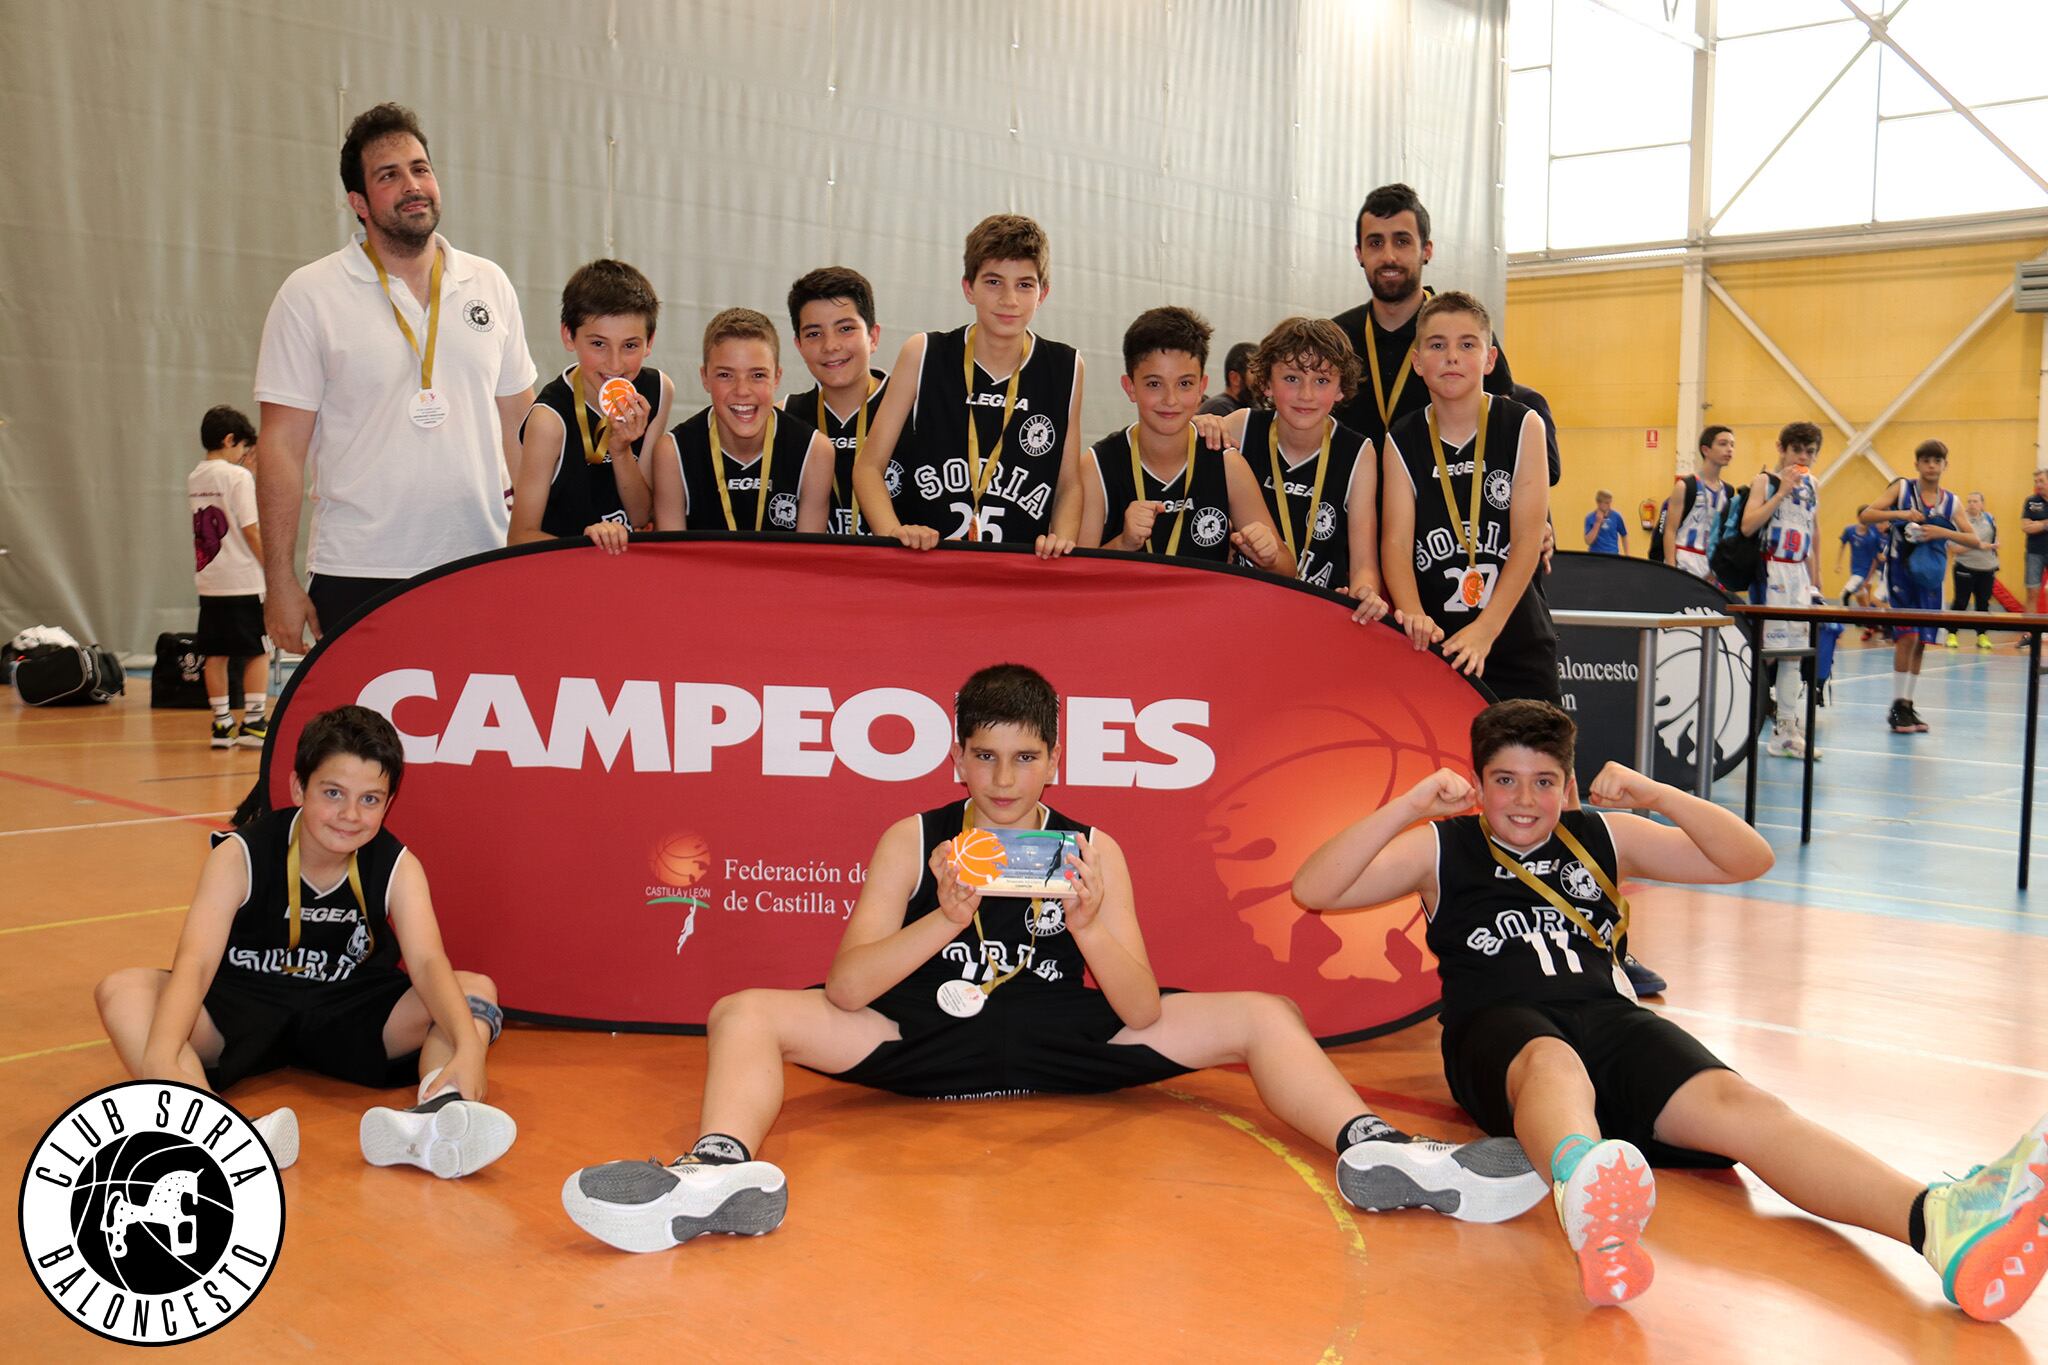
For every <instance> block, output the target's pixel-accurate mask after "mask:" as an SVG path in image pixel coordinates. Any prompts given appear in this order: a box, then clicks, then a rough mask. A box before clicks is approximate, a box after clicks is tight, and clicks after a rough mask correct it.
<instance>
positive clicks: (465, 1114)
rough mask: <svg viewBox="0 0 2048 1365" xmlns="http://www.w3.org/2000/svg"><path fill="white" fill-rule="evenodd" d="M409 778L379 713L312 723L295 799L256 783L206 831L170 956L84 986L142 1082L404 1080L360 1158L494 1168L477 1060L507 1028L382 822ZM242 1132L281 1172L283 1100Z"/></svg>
mask: <svg viewBox="0 0 2048 1365" xmlns="http://www.w3.org/2000/svg"><path fill="white" fill-rule="evenodd" d="M404 772H405V758H404V752H403V750H402V749H401V748H400V747H399V741H398V732H397V731H396V730H394V729H393V728H392V726H391V722H390V721H388V720H386V719H384V717H382V716H380V715H378V714H377V713H376V712H375V711H371V710H368V709H367V708H365V707H361V706H342V707H337V708H335V709H334V710H332V711H327V712H324V713H322V714H321V715H318V716H315V717H314V718H313V720H312V722H311V723H310V724H308V725H307V726H306V728H305V730H304V732H303V733H301V734H300V736H299V748H298V754H297V756H296V759H295V761H294V762H293V765H292V800H293V802H294V803H295V804H294V806H293V807H292V808H291V809H289V810H279V811H271V810H267V809H261V807H262V805H263V804H264V803H263V802H262V794H261V792H260V790H259V791H258V792H257V793H254V794H252V795H251V797H250V799H249V801H247V802H245V803H244V806H243V809H242V810H240V811H237V812H236V822H237V823H236V828H235V830H234V832H233V833H231V834H225V835H219V836H216V842H215V844H214V848H213V852H212V853H210V854H209V855H208V856H207V859H206V866H205V868H204V869H203V870H202V871H201V872H200V874H199V889H198V890H197V891H195V892H194V893H193V895H192V908H191V909H190V910H189V911H187V912H186V915H185V927H184V930H183V931H182V932H181V933H180V934H179V936H178V950H177V953H176V955H175V957H173V959H172V962H171V969H170V970H169V971H167V972H166V971H159V970H157V969H155V968H152V967H129V968H127V969H125V970H122V971H118V972H115V973H114V974H113V975H112V976H109V977H107V978H106V979H105V980H103V981H101V982H100V984H99V987H98V988H97V989H96V990H95V991H94V993H93V997H94V1001H95V1003H96V1004H97V1005H98V1006H99V1012H100V1019H101V1020H102V1022H104V1023H105V1025H106V1029H107V1037H108V1038H110V1039H112V1040H113V1044H114V1051H115V1052H116V1053H118V1054H119V1055H120V1058H121V1063H122V1065H123V1066H126V1067H127V1068H128V1073H129V1074H130V1075H131V1076H134V1077H136V1078H137V1079H140V1080H171V1081H183V1082H185V1083H186V1084H188V1085H195V1086H199V1087H201V1088H202V1089H209V1090H225V1089H227V1088H228V1087H229V1086H231V1085H233V1084H234V1083H235V1082H236V1081H238V1080H241V1079H242V1078H243V1077H245V1076H254V1075H258V1074H260V1073H262V1072H265V1071H274V1070H276V1069H277V1068H279V1067H282V1066H299V1067H305V1068H306V1069H308V1070H311V1071H318V1072H320V1073H321V1074H322V1075H326V1076H334V1077H336V1078H338V1079H340V1080H344V1081H353V1082H354V1083H356V1084H357V1085H367V1086H373V1087H376V1088H379V1089H384V1088H389V1087H391V1086H396V1085H403V1084H406V1083H407V1079H408V1078H409V1077H412V1076H415V1075H416V1076H418V1077H419V1090H418V1093H417V1096H416V1099H417V1103H415V1104H414V1105H413V1106H412V1107H411V1108H409V1109H387V1108H383V1107H381V1106H380V1107H378V1108H374V1109H371V1110H370V1111H368V1112H367V1113H365V1114H364V1115H363V1121H362V1125H361V1128H360V1130H359V1133H358V1138H359V1140H360V1142H361V1144H362V1152H363V1159H364V1160H366V1161H368V1162H369V1163H370V1164H371V1165H373V1166H392V1165H397V1164H399V1163H401V1162H403V1163H405V1164H407V1165H412V1166H418V1167H419V1168H420V1169H422V1170H426V1171H432V1172H433V1173H434V1174H435V1175H437V1176H440V1177H442V1178H443V1179H447V1178H450V1177H453V1176H460V1175H469V1174H471V1173H472V1172H475V1171H479V1170H481V1169H483V1168H484V1167H485V1166H488V1165H489V1164H490V1163H491V1162H493V1161H496V1160H497V1159H498V1158H499V1157H501V1156H503V1155H504V1154H505V1151H506V1149H507V1148H509V1147H510V1146H511V1145H512V1139H513V1138H514V1136H515V1135H516V1133H517V1129H516V1127H515V1126H514V1124H513V1122H512V1119H511V1116H510V1115H508V1114H506V1113H505V1112H504V1111H503V1110H501V1109H495V1108H493V1107H492V1106H490V1105H487V1104H484V1103H482V1100H483V1098H484V1093H485V1089H486V1085H485V1075H484V1070H485V1068H484V1053H485V1051H486V1050H487V1049H488V1048H489V1047H490V1045H491V1043H492V1042H493V1041H494V1040H495V1039H496V1038H497V1036H498V1032H499V1030H500V1029H501V1028H502V1027H503V1026H504V1013H503V1012H502V1011H501V1010H500V1009H499V1008H498V1003H497V988H496V987H495V986H494V985H492V984H491V981H490V979H489V978H488V977H484V976H479V975H477V974H476V973H474V972H458V971H455V970H453V969H451V968H450V967H449V965H448V956H447V954H446V952H445V951H444V950H443V949H442V947H441V930H440V926H439V925H438V924H437V923H436V921H435V919H434V906H433V902H432V900H431V899H429V897H428V895H427V874H426V873H425V872H423V871H421V869H420V864H419V859H418V858H416V857H413V856H411V855H409V854H408V853H407V852H406V848H405V846H404V845H403V844H401V843H399V842H398V840H397V839H395V838H394V837H392V835H391V834H390V833H389V832H388V831H386V830H385V829H384V817H385V815H386V814H387V813H388V811H389V810H390V807H391V801H392V798H394V797H396V796H397V795H398V784H399V780H400V778H401V777H403V776H404ZM259 810H260V811H261V813H258V812H259ZM401 958H403V959H404V962H405V966H404V967H403V968H401V967H400V966H399V965H398V964H399V960H400V959H401ZM256 1128H257V1131H258V1132H260V1133H262V1134H263V1138H264V1141H265V1142H267V1143H268V1144H269V1145H270V1150H271V1155H272V1156H274V1157H276V1158H277V1164H278V1165H279V1166H281V1167H282V1166H289V1165H291V1164H292V1162H293V1161H295V1160H297V1159H298V1154H299V1121H298V1116H297V1115H296V1114H294V1113H293V1112H292V1111H291V1110H290V1109H278V1110H275V1111H273V1112H271V1113H269V1114H266V1115H264V1116H263V1117H261V1118H259V1119H257V1120H256Z"/></svg>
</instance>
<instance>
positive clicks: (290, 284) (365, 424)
mask: <svg viewBox="0 0 2048 1365" xmlns="http://www.w3.org/2000/svg"><path fill="white" fill-rule="evenodd" d="M341 183H342V186H343V188H345V189H346V190H347V191H348V202H349V207H350V208H351V209H353V210H354V211H355V215H356V218H357V220H358V221H359V222H360V223H361V224H362V231H361V232H360V233H358V234H357V235H356V237H355V239H354V240H353V241H351V242H349V244H348V245H346V246H344V247H342V248H341V250H339V251H336V252H334V253H332V254H331V255H327V256H323V257H322V258H321V259H319V260H317V261H314V262H313V263H312V264H311V265H306V266H301V267H300V268H299V269H298V270H295V271H293V272H292V275H291V277H290V278H289V279H287V280H286V281H285V282H284V285H283V287H281V288H280V289H279V290H278V291H277V297H276V298H275V299H274V300H272V302H271V305H270V316H269V317H268V318H267V319H266V320H265V321H264V324H263V345H262V348H261V350H260V351H259V352H258V353H257V357H256V401H257V402H258V403H259V404H261V405H262V419H263V436H262V439H261V441H260V442H259V443H258V445H257V485H256V494H257V498H258V501H259V502H260V504H261V508H262V515H263V530H264V540H265V541H266V542H267V543H266V545H265V547H264V548H265V550H266V551H267V553H266V555H265V556H264V579H265V582H266V583H267V584H268V587H269V593H268V595H267V596H266V598H265V599H264V621H265V623H266V624H267V625H268V626H269V629H270V638H271V639H272V640H275V641H276V642H277V644H278V646H279V647H280V648H282V649H285V650H288V651H291V652H294V653H296V652H299V651H301V650H303V649H305V648H307V645H306V641H305V635H306V634H307V633H309V632H310V634H311V635H312V636H313V637H314V638H315V639H317V638H319V636H320V634H321V632H322V631H323V630H333V629H334V628H335V627H336V626H338V625H340V624H341V623H342V622H343V621H344V620H346V619H348V618H349V617H352V616H354V615H355V614H356V612H357V611H358V610H360V609H361V608H362V607H363V606H364V605H365V604H367V603H368V602H369V601H370V599H371V598H373V597H375V596H377V595H378V594H379V593H381V592H383V591H384V590H385V589H387V588H389V587H392V586H393V585H395V584H397V583H399V582H401V581H403V580H404V579H407V578H410V577H412V576H413V575H414V574H416V573H420V572H421V571H423V570H426V569H431V568H434V567H435V566H437V565H440V564H445V563H447V562H448V561H449V560H451V559H460V558H462V557H463V556H465V555H473V554H479V553H481V552H483V551H485V550H495V549H497V548H498V547H500V546H502V545H503V544H504V543H505V537H506V533H507V531H508V530H509V529H510V526H511V517H510V513H509V512H508V510H507V501H508V499H507V497H506V490H507V489H509V488H510V487H511V486H512V477H511V474H512V471H513V470H514V469H516V467H517V463H518V458H519V446H518V437H517V435H516V433H517V432H518V430H519V422H520V419H521V418H523V417H525V415H526V410H527V409H528V408H530V407H532V406H533V380H534V368H533V357H532V355H531V354H529V353H528V351H527V349H526V328H525V325H524V324H523V323H522V322H521V320H520V316H519V299H518V297H517V295H515V294H514V293H513V292H512V282H511V281H510V280H509V279H507V278H506V277H505V272H504V271H503V270H501V269H499V268H498V267H497V266H496V265H494V264H492V263H491V262H490V261H487V260H485V259H483V258H482V257H481V256H472V255H470V254H468V253H467V252H462V251H457V250H456V249H455V248H454V247H452V246H450V245H449V244H448V241H447V239H446V238H444V237H442V236H441V235H440V233H438V232H437V231H435V229H436V228H437V227H438V226H439V225H440V222H441V188H440V184H439V182H437V181H436V180H435V178H434V166H433V162H432V161H430V160H429V159H428V155H427V137H426V134H425V133H424V132H422V131H421V130H420V125H419V120H418V118H417V117H415V116H414V114H413V112H412V111H411V110H410V109H407V108H404V107H403V106H401V105H396V104H380V105H378V106H377V107H376V108H374V109H371V110H368V111H366V112H365V113H363V114H361V115H359V116H357V118H356V120H355V122H354V123H353V124H351V125H350V126H349V130H348V135H347V137H346V138H344V139H343V141H342V146H341ZM309 463H310V464H311V466H312V471H313V488H312V494H313V528H312V535H311V537H310V538H309V540H308V542H307V545H306V567H307V569H308V570H309V571H310V573H311V575H312V582H311V583H310V585H308V587H301V586H300V585H299V579H298V574H297V573H296V572H295V571H294V567H293V563H292V558H293V554H294V552H295V550H296V548H297V543H298V538H299V508H300V502H301V500H302V497H303V495H304V493H305V483H306V467H307V465H308V464H309Z"/></svg>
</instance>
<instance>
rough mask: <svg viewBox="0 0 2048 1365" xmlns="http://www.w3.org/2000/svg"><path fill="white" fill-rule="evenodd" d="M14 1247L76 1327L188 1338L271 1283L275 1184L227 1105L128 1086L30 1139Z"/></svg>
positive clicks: (183, 1090) (113, 1336)
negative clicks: (17, 1241) (18, 1234)
mask: <svg viewBox="0 0 2048 1365" xmlns="http://www.w3.org/2000/svg"><path fill="white" fill-rule="evenodd" d="M21 1241H22V1250H23V1251H24V1252H25V1253H26V1255H27V1257H28V1263H29V1269H30V1271H31V1272H33V1274H34V1275H35V1278H36V1281H37V1283H39V1284H40V1285H41V1286H42V1288H43V1293H44V1294H46V1295H48V1296H49V1299H50V1302H51V1303H53V1304H55V1305H56V1306H57V1307H58V1308H59V1309H61V1310H62V1311H63V1312H64V1314H65V1315H66V1316H67V1317H69V1318H71V1320H72V1321H74V1322H76V1323H77V1324H78V1325H79V1326H80V1327H83V1328H85V1329H86V1330H87V1331H89V1332H93V1333H95V1334H96V1335H99V1336H103V1337H106V1338H107V1339H108V1340H110V1341H119V1342H124V1343H127V1344H130V1345H138V1346H165V1345H169V1344H172V1343H174V1342H184V1341H191V1340H194V1339H196V1338H198V1337H203V1336H205V1335H207V1334H208V1333H209V1332H214V1331H217V1330H219V1329H220V1328H222V1327H224V1326H226V1325H227V1324H228V1323H229V1322H230V1321H232V1320H233V1319H234V1317H235V1315H236V1314H237V1313H240V1312H241V1311H242V1310H243V1309H244V1308H246V1307H248V1306H249V1304H250V1302H251V1301H252V1300H254V1299H255V1297H256V1294H257V1292H258V1291H259V1290H261V1289H262V1288H263V1285H264V1283H265V1282H266V1281H267V1280H268V1279H269V1278H270V1272H271V1270H272V1269H273V1268H275V1266H276V1264H277V1254H278V1249H279V1248H280V1247H281V1246H282V1245H283V1243H284V1183H283V1181H282V1180H281V1179H280V1178H279V1176H278V1170H277V1163H276V1161H275V1160H274V1159H273V1158H272V1156H271V1154H270V1149H269V1148H268V1147H266V1146H265V1145H264V1143H263V1140H262V1139H261V1138H260V1137H258V1136H257V1134H256V1130H255V1129H254V1128H253V1127H251V1126H250V1124H249V1121H248V1120H247V1119H245V1118H243V1117H242V1116H241V1114H239V1113H237V1112H236V1111H235V1110H234V1108H233V1107H232V1106H230V1105H229V1104H228V1103H227V1102H226V1101H224V1100H222V1099H220V1098H219V1097H217V1096H214V1095H209V1094H207V1093H206V1092H205V1091H203V1090H199V1089H196V1088H194V1087H192V1086H189V1085H184V1084H180V1083H178V1082H175V1081H127V1082H123V1083H122V1084H120V1085H114V1086H109V1087H107V1088H106V1089H105V1090H101V1091H99V1092H97V1093H96V1094H92V1095H89V1096H87V1097H86V1098H85V1099H82V1100H80V1101H79V1102H78V1103H76V1104H74V1105H73V1106H71V1108H70V1109H68V1110H66V1111H65V1112H64V1113H63V1114H62V1115H60V1116H59V1117H58V1119H57V1121H56V1122H55V1123H53V1124H51V1125H50V1127H49V1130H48V1131H47V1132H45V1133H44V1134H43V1136H42V1140H41V1141H39V1142H38V1143H37V1144H36V1145H35V1148H34V1150H33V1152H32V1153H31V1154H30V1156H29V1161H28V1168H27V1170H25V1171H24V1172H23V1173H22V1181H21Z"/></svg>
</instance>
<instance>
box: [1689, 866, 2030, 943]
mask: <svg viewBox="0 0 2048 1365" xmlns="http://www.w3.org/2000/svg"><path fill="white" fill-rule="evenodd" d="M2011 856H2012V858H2013V860H2014V861H2015V862H2017V861H2018V859H2019V851H2018V850H2017V849H2015V850H2014V851H2013V853H2012V855H2011ZM1671 884H1672V885H1690V883H1682V882H1681V883H1671ZM1743 884H1744V885H1746V886H1782V887H1784V888H1785V889H1786V890H1788V891H1793V892H1796V893H1798V894H1797V895H1796V896H1794V897H1791V898H1789V902H1788V903H1790V904H1792V905H1798V906H1803V905H1805V904H1806V902H1805V900H1804V899H1803V897H1804V896H1805V895H1806V893H1808V892H1818V893H1820V894H1823V895H1829V896H1855V897H1857V898H1858V899H1860V900H1869V901H1882V902H1884V904H1885V905H1887V906H1889V907H1891V908H1892V909H1894V910H1896V909H1899V908H1901V907H1906V908H1911V907H1914V906H1928V905H1931V906H1933V907H1935V908H1936V909H1937V910H1961V911H1963V912H1964V913H1966V914H1971V915H1993V916H1997V917H1999V918H2014V919H2048V912H2043V911H2040V910H2021V909H2018V908H2015V907H2010V906H1997V905H1964V904H1962V903H1961V902H1959V901H1937V900H1929V899H1928V898H1927V897H1925V896H1894V895H1892V894H1891V893H1889V892H1877V891H1858V890H1857V889H1856V888H1855V887H1853V886H1838V885H1836V884H1834V883H1832V882H1819V881H1803V882H1788V881H1786V880H1785V879H1784V878H1783V877H1752V878H1750V879H1749V881H1747V882H1745V883H1743ZM1705 889H1707V890H1712V888H1711V887H1708V888H1705ZM1722 894H1724V895H1725V894H1728V893H1726V892H1724V893H1722ZM1819 908H1820V909H1824V910H1832V909H1837V908H1838V907H1835V906H1821V907H1819ZM1840 913H1842V914H1845V915H1860V914H1862V913H1863V912H1862V911H1860V910H1841V912H1840ZM1922 918H1927V919H1931V920H1932V921H1933V922H1934V923H1936V924H1946V923H1949V922H1950V921H1949V917H1947V916H1941V915H1936V916H1923V917H1922ZM1962 923H1963V927H1964V928H1968V929H1991V930H1994V931H1996V930H1999V929H2001V928H2003V926H2000V925H1992V924H1970V923H1967V922H1962ZM2006 932H2010V930H2007V931H2006Z"/></svg>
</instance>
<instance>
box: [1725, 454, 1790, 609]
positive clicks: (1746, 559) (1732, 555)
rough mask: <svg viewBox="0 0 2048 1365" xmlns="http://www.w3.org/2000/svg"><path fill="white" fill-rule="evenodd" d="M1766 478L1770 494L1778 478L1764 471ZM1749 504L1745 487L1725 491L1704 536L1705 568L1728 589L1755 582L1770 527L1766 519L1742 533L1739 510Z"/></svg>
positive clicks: (1774, 492)
mask: <svg viewBox="0 0 2048 1365" xmlns="http://www.w3.org/2000/svg"><path fill="white" fill-rule="evenodd" d="M1764 477H1765V478H1766V479H1768V480H1769V481H1770V483H1769V487H1770V490H1771V495H1772V496H1773V497H1775V496H1776V495H1777V492H1778V483H1779V479H1778V476H1777V475H1776V474H1772V473H1769V472H1766V473H1765V474H1764ZM1748 506H1749V487H1748V486H1747V485H1745V486H1744V487H1743V488H1742V490H1741V491H1740V492H1736V493H1731V494H1729V495H1728V505H1727V506H1726V507H1723V508H1722V509H1721V514H1720V515H1719V516H1717V517H1715V518H1714V525H1713V530H1712V534H1711V535H1710V536H1709V537H1708V541H1707V543H1708V545H1709V546H1710V547H1711V548H1710V549H1709V550H1708V552H1707V568H1708V569H1710V570H1711V571H1712V572H1713V575H1714V581H1715V582H1717V583H1719V584H1720V585H1721V586H1722V587H1724V588H1726V589H1727V590H1728V591H1729V592H1748V591H1749V590H1750V588H1751V587H1753V586H1754V585H1755V584H1756V581H1757V578H1758V575H1759V572H1760V571H1761V569H1762V568H1763V562H1764V534H1765V533H1766V532H1767V531H1769V530H1770V527H1771V524H1770V523H1769V522H1768V521H1767V522H1765V523H1764V524H1763V525H1761V526H1759V527H1757V528H1756V530H1755V531H1753V532H1751V533H1749V534H1747V535H1745V534H1744V533H1743V530H1742V513H1743V511H1744V509H1746V508H1747V507H1748Z"/></svg>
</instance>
